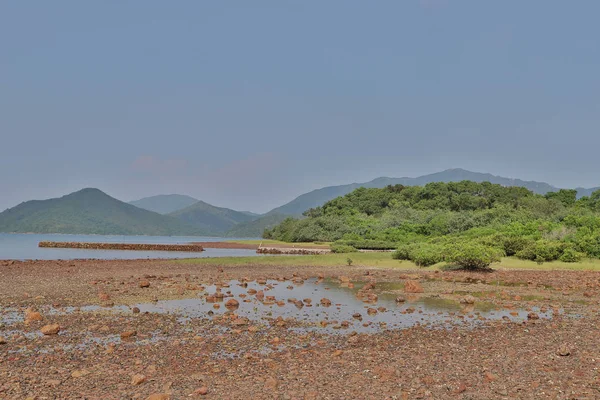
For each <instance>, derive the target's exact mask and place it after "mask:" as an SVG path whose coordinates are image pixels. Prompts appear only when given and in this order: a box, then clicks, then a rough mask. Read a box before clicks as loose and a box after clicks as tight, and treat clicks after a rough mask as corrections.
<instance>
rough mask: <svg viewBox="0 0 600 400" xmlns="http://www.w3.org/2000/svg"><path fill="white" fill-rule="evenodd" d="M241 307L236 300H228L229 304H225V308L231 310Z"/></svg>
mask: <svg viewBox="0 0 600 400" xmlns="http://www.w3.org/2000/svg"><path fill="white" fill-rule="evenodd" d="M239 306H240V303H239V302H238V301H237V300H236V299H229V300H227V303H225V307H227V308H229V309H231V308H238V307H239Z"/></svg>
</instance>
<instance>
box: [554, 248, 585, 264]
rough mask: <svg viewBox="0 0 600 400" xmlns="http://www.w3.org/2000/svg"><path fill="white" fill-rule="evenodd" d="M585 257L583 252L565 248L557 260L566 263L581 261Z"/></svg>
mask: <svg viewBox="0 0 600 400" xmlns="http://www.w3.org/2000/svg"><path fill="white" fill-rule="evenodd" d="M584 257H585V253H581V252H579V251H577V250H575V249H573V248H567V249H565V250H564V251H563V253H562V255H561V256H560V258H559V260H560V261H562V262H567V263H575V262H579V261H581V260H582V259H583V258H584Z"/></svg>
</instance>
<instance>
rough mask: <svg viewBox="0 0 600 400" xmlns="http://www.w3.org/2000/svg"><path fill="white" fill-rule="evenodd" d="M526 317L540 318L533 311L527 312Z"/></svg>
mask: <svg viewBox="0 0 600 400" xmlns="http://www.w3.org/2000/svg"><path fill="white" fill-rule="evenodd" d="M527 319H540V316H539V315H537V314H536V313H534V312H530V313H529V314H527Z"/></svg>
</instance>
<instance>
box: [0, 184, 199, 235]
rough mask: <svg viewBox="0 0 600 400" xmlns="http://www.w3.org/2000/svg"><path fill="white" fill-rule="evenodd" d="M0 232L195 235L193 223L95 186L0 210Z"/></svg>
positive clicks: (197, 230) (196, 233)
mask: <svg viewBox="0 0 600 400" xmlns="http://www.w3.org/2000/svg"><path fill="white" fill-rule="evenodd" d="M0 232H21V233H28V232H34V233H80V234H99V235H158V236H167V235H198V234H201V232H200V230H199V229H198V228H196V227H194V226H192V225H189V224H186V223H185V222H183V221H181V220H178V219H177V218H173V217H170V216H166V215H161V214H158V213H155V212H152V211H147V210H143V209H141V208H138V207H135V206H133V205H131V204H127V203H124V202H122V201H119V200H117V199H115V198H112V197H110V196H109V195H107V194H106V193H104V192H102V191H100V190H98V189H83V190H80V191H78V192H75V193H71V194H69V195H66V196H63V197H60V198H56V199H49V200H32V201H27V202H25V203H21V204H19V205H18V206H16V207H13V208H9V209H8V210H6V211H4V212H2V213H0Z"/></svg>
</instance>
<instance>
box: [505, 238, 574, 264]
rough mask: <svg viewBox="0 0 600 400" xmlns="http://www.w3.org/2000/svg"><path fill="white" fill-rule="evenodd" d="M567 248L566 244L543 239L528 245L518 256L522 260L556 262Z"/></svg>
mask: <svg viewBox="0 0 600 400" xmlns="http://www.w3.org/2000/svg"><path fill="white" fill-rule="evenodd" d="M565 247H566V246H565V244H564V243H560V242H551V241H548V240H543V239H542V240H537V241H535V242H532V243H530V244H528V245H527V246H525V248H523V250H521V251H519V252H517V254H516V256H517V257H518V258H520V259H522V260H531V261H537V262H540V263H541V262H546V261H554V260H558V259H559V258H560V256H561V255H562V254H563V250H564V249H565Z"/></svg>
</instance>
